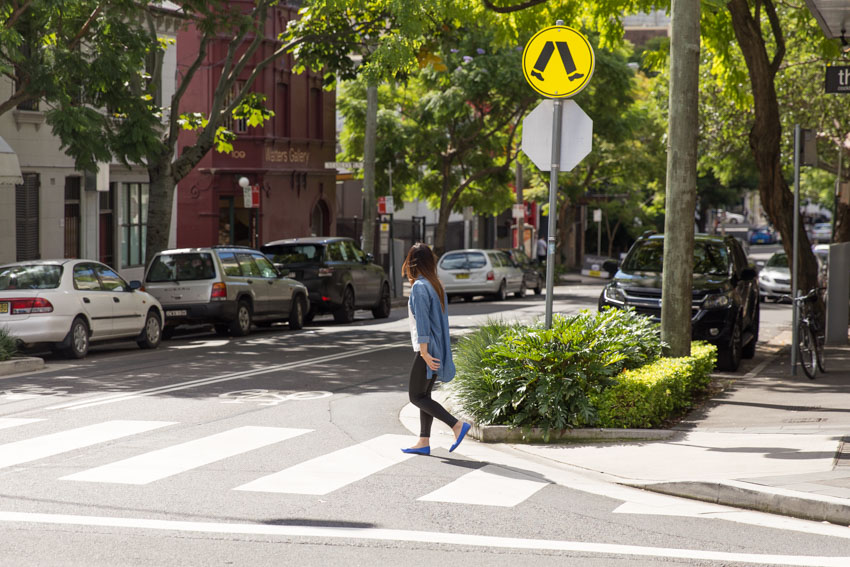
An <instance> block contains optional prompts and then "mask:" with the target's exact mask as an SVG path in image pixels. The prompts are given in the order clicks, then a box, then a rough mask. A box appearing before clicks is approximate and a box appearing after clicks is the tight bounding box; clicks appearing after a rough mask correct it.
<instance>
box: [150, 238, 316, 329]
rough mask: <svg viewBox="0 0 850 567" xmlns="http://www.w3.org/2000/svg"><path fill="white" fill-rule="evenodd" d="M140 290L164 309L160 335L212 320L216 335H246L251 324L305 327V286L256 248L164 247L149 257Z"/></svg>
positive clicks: (306, 305) (306, 304)
mask: <svg viewBox="0 0 850 567" xmlns="http://www.w3.org/2000/svg"><path fill="white" fill-rule="evenodd" d="M144 286H145V291H147V292H148V293H150V294H151V295H153V296H154V297H156V298H157V299H158V300H159V302H160V303H161V304H162V307H163V310H164V311H165V328H164V329H163V336H165V337H166V338H168V337H169V336H170V335H171V334H172V333H173V331H174V328H175V327H177V326H178V325H184V324H206V323H209V324H212V325H213V326H214V327H215V330H216V332H217V333H219V334H226V333H230V334H232V335H234V336H243V335H247V334H248V333H249V332H250V331H251V325H252V324H254V323H256V324H257V325H258V326H270V325H271V324H272V323H274V322H276V321H288V323H289V328H290V329H300V328H301V327H302V326H303V325H304V314H305V313H306V312H307V307H308V302H307V288H306V287H304V285H303V284H301V283H299V282H297V281H295V280H293V279H290V278H288V277H285V276H283V275H282V274H281V273H280V272H278V270H277V269H276V268H275V267H274V265H272V263H271V262H270V261H269V260H268V258H266V257H265V256H264V255H263V254H262V253H261V252H259V251H257V250H254V249H251V248H247V247H242V246H211V247H208V248H182V249H177V250H165V251H163V252H160V253H159V254H157V255H156V256H155V257H154V258H153V260H151V263H150V266H148V269H147V272H146V273H145V281H144Z"/></svg>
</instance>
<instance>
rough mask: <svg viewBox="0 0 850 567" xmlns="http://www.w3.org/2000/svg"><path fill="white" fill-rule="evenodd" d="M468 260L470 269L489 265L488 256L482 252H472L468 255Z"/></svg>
mask: <svg viewBox="0 0 850 567" xmlns="http://www.w3.org/2000/svg"><path fill="white" fill-rule="evenodd" d="M466 260H467V262H468V267H469V269H470V270H474V269H475V268H483V267H484V266H486V265H487V258H485V257H484V254H482V253H481V252H470V253H469V254H467V255H466Z"/></svg>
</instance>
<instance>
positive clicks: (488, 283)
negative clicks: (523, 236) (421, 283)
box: [437, 249, 526, 301]
mask: <svg viewBox="0 0 850 567" xmlns="http://www.w3.org/2000/svg"><path fill="white" fill-rule="evenodd" d="M437 275H438V276H439V277H440V281H441V282H442V284H443V287H444V288H445V290H446V294H447V295H448V296H449V299H450V300H451V298H452V297H463V298H465V299H467V300H469V299H472V298H473V297H475V296H477V295H485V296H488V297H492V298H493V299H495V300H497V301H502V300H504V299H505V298H506V297H507V295H508V294H509V293H513V294H514V296H516V297H522V296H524V295H525V290H526V288H525V282H524V281H523V270H522V268H520V267H519V265H518V264H517V263H516V262H514V261H513V260H512V259H511V258H510V257H509V256H508V255H507V254H505V253H504V252H503V251H501V250H482V249H467V250H452V251H451V252H446V253H445V254H443V256H442V258H440V261H439V262H438V263H437Z"/></svg>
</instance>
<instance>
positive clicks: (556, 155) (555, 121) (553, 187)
mask: <svg viewBox="0 0 850 567" xmlns="http://www.w3.org/2000/svg"><path fill="white" fill-rule="evenodd" d="M561 23H562V22H561V20H558V25H561ZM552 106H553V109H552V116H553V117H552V167H551V169H549V222H548V225H547V228H546V233H547V234H546V243H547V246H546V328H547V329H551V328H552V299H553V297H552V295H553V291H552V288H553V287H554V284H555V228H556V226H555V225H556V222H555V221H556V219H557V218H558V205H557V200H558V171H559V170H560V169H561V164H560V163H559V162H560V160H561V117H562V114H563V101H562V100H561V99H559V98H556V99H554V100H553V101H552Z"/></svg>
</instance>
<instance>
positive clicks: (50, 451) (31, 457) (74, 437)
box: [0, 420, 174, 468]
mask: <svg viewBox="0 0 850 567" xmlns="http://www.w3.org/2000/svg"><path fill="white" fill-rule="evenodd" d="M173 424H174V422H172V421H130V420H114V421H104V422H102V423H96V424H94V425H87V426H85V427H78V428H76V429H69V430H67V431H61V432H59V433H51V434H48V435H42V436H40V437H33V438H31V439H25V440H23V441H15V442H14V443H6V444H5V445H0V468H4V467H11V466H14V465H20V464H22V463H28V462H30V461H35V460H38V459H43V458H45V457H51V456H53V455H59V454H61V453H67V452H68V451H73V450H75V449H81V448H83V447H89V446H91V445H97V444H98V443H103V442H106V441H112V440H114V439H120V438H121V437H127V436H129V435H135V434H137V433H144V432H146V431H151V430H153V429H158V428H160V427H165V426H166V425H173Z"/></svg>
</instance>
